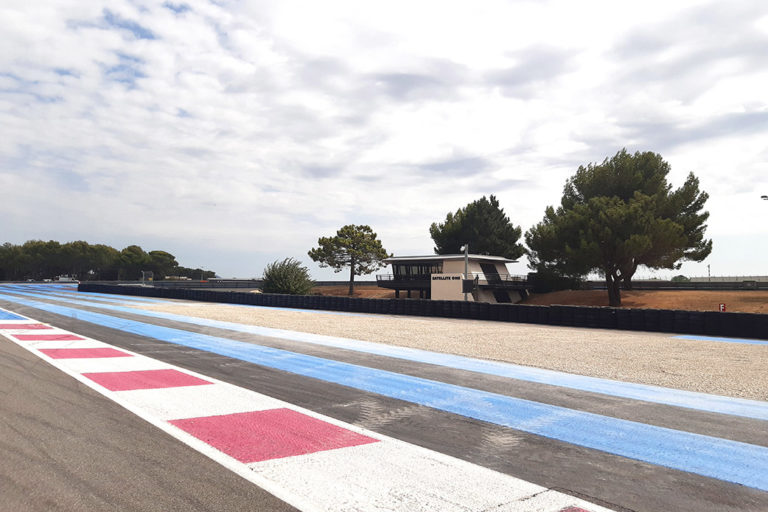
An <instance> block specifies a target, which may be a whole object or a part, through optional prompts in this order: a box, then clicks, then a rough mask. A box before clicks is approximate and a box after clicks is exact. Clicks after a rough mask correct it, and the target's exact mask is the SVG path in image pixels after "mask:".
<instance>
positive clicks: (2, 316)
mask: <svg viewBox="0 0 768 512" xmlns="http://www.w3.org/2000/svg"><path fill="white" fill-rule="evenodd" d="M0 320H26V318H24V317H23V316H19V315H16V314H14V313H11V312H10V311H6V310H4V309H0Z"/></svg>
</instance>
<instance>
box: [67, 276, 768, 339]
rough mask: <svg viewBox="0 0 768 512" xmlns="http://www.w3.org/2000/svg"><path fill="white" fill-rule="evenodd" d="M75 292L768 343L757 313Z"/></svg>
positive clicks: (168, 291)
mask: <svg viewBox="0 0 768 512" xmlns="http://www.w3.org/2000/svg"><path fill="white" fill-rule="evenodd" d="M78 290H79V291H81V292H96V293H112V294H119V295H132V296H144V297H157V298H165V299H185V300H194V301H199V302H217V303H228V304H247V305H253V306H268V307H281V308H297V309H319V310H329V311H348V312H359V313H368V314H380V315H381V314H384V315H414V316H425V317H444V318H463V319H471V320H492V321H497V322H513V323H530V324H542V325H563V326H570V327H590V328H602V329H621V330H632V331H654V332H669V333H680V334H699V335H705V336H725V337H738V338H752V339H768V315H766V314H757V313H728V312H719V311H680V310H663V309H623V308H611V307H590V306H561V305H553V306H533V305H527V304H488V303H484V302H465V301H450V300H429V299H360V298H353V297H335V296H326V295H282V294H269V293H248V292H238V291H219V290H215V289H195V288H155V287H143V286H130V285H129V286H118V285H111V284H99V283H80V284H79V285H78Z"/></svg>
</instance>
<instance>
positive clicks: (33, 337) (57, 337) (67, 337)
mask: <svg viewBox="0 0 768 512" xmlns="http://www.w3.org/2000/svg"><path fill="white" fill-rule="evenodd" d="M12 336H13V337H14V338H16V339H17V340H19V341H78V340H84V339H85V338H81V337H80V336H78V335H76V334H12Z"/></svg>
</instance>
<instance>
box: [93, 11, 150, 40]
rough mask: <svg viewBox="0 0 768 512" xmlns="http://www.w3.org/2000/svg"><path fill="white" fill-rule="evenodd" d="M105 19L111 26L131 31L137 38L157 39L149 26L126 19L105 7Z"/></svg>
mask: <svg viewBox="0 0 768 512" xmlns="http://www.w3.org/2000/svg"><path fill="white" fill-rule="evenodd" d="M104 21H106V22H107V25H109V26H110V27H113V28H117V29H121V30H127V31H129V32H130V33H131V34H133V37H135V38H136V39H157V37H156V36H155V34H154V33H153V32H152V31H151V30H149V29H148V28H145V27H142V26H141V25H139V23H137V22H135V21H132V20H128V19H125V18H123V17H122V16H120V15H119V14H115V13H113V12H112V11H110V10H109V9H104Z"/></svg>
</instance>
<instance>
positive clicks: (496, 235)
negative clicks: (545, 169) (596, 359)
mask: <svg viewBox="0 0 768 512" xmlns="http://www.w3.org/2000/svg"><path fill="white" fill-rule="evenodd" d="M669 172H670V166H669V164H668V163H667V162H666V161H664V160H663V159H662V157H661V155H659V154H657V153H653V152H650V151H647V152H642V153H641V152H639V151H638V152H636V153H634V154H630V153H629V152H627V151H626V150H625V149H622V150H621V151H619V152H618V153H616V155H614V156H613V157H611V158H606V159H605V160H604V161H603V162H602V163H599V164H596V163H590V164H588V165H586V166H583V165H582V166H580V167H579V168H578V169H577V171H576V173H575V174H574V175H573V176H572V177H570V178H568V180H567V181H566V183H565V186H564V188H563V195H562V199H561V201H560V205H559V206H556V207H555V206H548V207H547V208H546V209H545V211H544V218H543V219H542V221H541V222H539V223H537V224H536V225H534V226H533V227H532V228H531V229H529V230H528V231H527V232H526V233H525V244H526V246H527V247H526V246H524V245H523V244H522V243H520V242H519V240H520V238H521V237H522V236H523V232H522V229H521V228H520V226H515V225H514V224H513V223H512V222H511V221H510V219H509V217H508V216H507V215H506V213H504V209H503V208H501V206H500V205H499V201H498V199H496V197H495V196H493V195H491V196H490V197H489V198H486V197H485V196H483V197H482V198H481V199H479V200H477V201H474V202H472V203H470V204H468V205H467V206H465V207H463V208H459V209H458V210H457V211H456V212H455V213H453V212H449V213H448V214H447V216H446V218H445V221H443V222H441V223H433V224H432V225H431V226H430V229H429V232H430V235H431V237H432V240H433V241H434V243H435V248H434V251H435V254H457V253H460V252H461V247H462V246H464V245H465V244H469V248H470V251H471V252H472V253H474V254H489V255H496V256H504V257H506V258H510V259H517V258H520V257H521V256H523V255H527V256H528V260H529V267H530V268H531V270H533V271H535V272H536V273H537V279H543V280H547V281H548V282H550V283H559V284H560V285H561V287H568V285H573V284H575V283H578V282H579V281H580V280H582V279H583V278H585V277H586V276H587V275H589V274H592V273H597V274H599V275H601V276H602V277H603V278H604V279H605V282H606V288H607V290H608V302H609V304H610V305H611V306H620V305H621V289H622V288H624V289H631V287H632V277H633V276H634V274H635V272H636V271H637V269H638V267H640V266H644V267H646V268H649V269H679V268H680V266H681V264H682V262H683V261H703V260H704V259H705V258H706V257H707V256H709V254H710V253H711V252H712V240H708V239H706V238H704V232H705V230H706V228H707V225H706V221H707V219H708V218H709V213H708V212H706V211H703V208H704V204H705V203H706V201H707V199H708V198H709V196H708V194H707V193H706V192H703V191H700V190H699V180H698V178H696V176H695V175H694V174H693V173H690V174H689V175H688V177H687V179H686V180H685V182H684V183H683V185H682V186H680V187H679V188H677V189H673V187H672V185H671V184H670V183H669V182H668V180H667V176H668V174H669ZM318 245H319V246H318V247H317V248H314V249H312V250H310V251H309V256H310V257H311V258H312V259H313V260H314V261H317V262H319V263H320V266H323V267H332V268H333V269H334V270H335V271H336V272H338V271H340V270H341V269H342V268H344V267H349V269H350V279H349V283H350V287H349V293H350V295H351V294H352V292H353V284H354V277H355V275H356V274H357V275H359V274H368V273H371V272H373V271H374V270H376V269H378V268H381V267H382V266H384V263H383V261H382V260H383V259H384V258H386V257H387V255H388V254H387V251H385V250H384V248H383V247H382V245H381V242H380V241H379V240H377V239H376V233H374V232H373V231H372V230H371V228H370V227H369V226H354V225H348V226H344V227H343V228H341V229H340V230H339V231H338V232H337V234H336V236H335V237H323V238H320V239H319V240H318ZM295 263H296V264H298V262H295Z"/></svg>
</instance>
